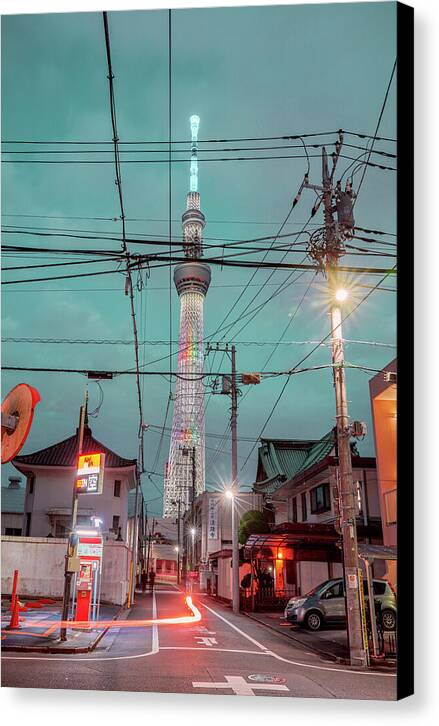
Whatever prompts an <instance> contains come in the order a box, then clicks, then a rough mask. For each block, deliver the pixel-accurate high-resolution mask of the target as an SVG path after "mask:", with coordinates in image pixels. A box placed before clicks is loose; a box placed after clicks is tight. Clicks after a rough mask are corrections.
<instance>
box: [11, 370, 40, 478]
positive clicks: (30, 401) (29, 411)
mask: <svg viewBox="0 0 439 726" xmlns="http://www.w3.org/2000/svg"><path fill="white" fill-rule="evenodd" d="M39 400H40V394H39V393H38V391H37V389H36V388H33V387H32V386H29V385H28V384H27V383H19V384H18V386H15V388H13V389H12V391H10V392H9V393H8V395H7V396H6V398H5V400H4V401H3V403H2V464H6V463H7V462H8V461H11V459H13V458H14V456H16V455H17V454H18V452H19V451H20V450H21V448H22V446H23V444H24V442H25V441H26V439H27V437H28V434H29V431H30V427H31V424H32V419H33V417H34V410H35V406H36V405H37V403H38V401H39Z"/></svg>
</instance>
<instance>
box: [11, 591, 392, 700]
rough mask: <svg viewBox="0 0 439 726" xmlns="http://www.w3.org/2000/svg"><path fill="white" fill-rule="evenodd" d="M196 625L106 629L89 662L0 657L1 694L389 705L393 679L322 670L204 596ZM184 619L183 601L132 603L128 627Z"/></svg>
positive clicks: (165, 594) (166, 598) (166, 594)
mask: <svg viewBox="0 0 439 726" xmlns="http://www.w3.org/2000/svg"><path fill="white" fill-rule="evenodd" d="M193 599H194V603H195V604H196V606H197V607H198V609H199V611H200V612H201V616H202V618H201V621H200V622H198V623H187V624H178V625H176V624H172V625H169V624H168V625H165V624H163V625H153V626H147V627H120V628H112V629H111V630H109V631H108V633H107V634H106V635H105V636H104V638H103V639H102V640H101V642H100V644H99V646H98V648H97V649H96V650H95V651H93V652H92V653H90V654H87V655H77V656H69V655H66V656H57V655H47V656H46V655H38V656H36V655H29V654H24V653H23V654H19V653H17V654H15V653H5V654H4V655H3V656H2V686H6V687H7V686H9V687H21V688H64V689H87V690H105V691H142V692H159V693H192V694H197V693H204V694H206V693H212V694H217V695H219V694H222V695H228V696H230V695H243V696H244V695H245V696H256V697H258V696H273V697H276V698H285V697H286V698H291V697H294V696H296V697H309V698H355V699H373V700H382V699H383V700H393V699H395V698H396V678H395V676H394V675H393V674H390V673H380V674H376V673H374V674H372V673H361V672H358V671H354V670H351V669H349V668H347V667H344V666H337V665H332V664H328V663H324V662H323V661H322V660H321V659H320V658H319V656H317V655H316V654H313V653H306V652H305V651H304V650H301V649H299V648H296V647H295V646H294V643H292V641H290V640H288V639H287V638H285V637H284V636H283V635H281V634H277V633H275V632H273V631H271V630H269V629H268V628H266V627H265V626H263V625H260V624H258V623H256V622H254V621H252V620H249V619H248V618H246V617H245V616H239V615H238V616H235V615H233V613H232V612H231V610H230V609H229V608H226V607H224V606H222V605H219V604H218V603H216V602H214V601H213V600H211V599H210V598H208V597H207V596H203V595H201V596H194V598H193ZM179 615H187V611H186V609H185V606H184V594H183V593H181V592H179V591H177V590H176V589H173V588H172V587H166V586H163V587H159V588H157V590H156V592H155V594H154V596H151V595H149V594H148V595H143V596H142V595H138V596H137V601H136V605H135V607H134V608H133V611H131V612H130V614H129V615H128V618H127V622H129V621H130V620H140V619H147V618H151V617H154V618H155V617H158V618H169V617H174V616H179Z"/></svg>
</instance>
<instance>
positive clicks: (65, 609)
mask: <svg viewBox="0 0 439 726" xmlns="http://www.w3.org/2000/svg"><path fill="white" fill-rule="evenodd" d="M87 403H88V390H87V388H86V389H85V400H84V403H83V405H82V406H81V408H80V412H79V426H78V431H77V458H76V461H75V463H74V475H73V494H72V521H71V527H70V530H71V532H74V531H75V527H76V520H77V517H78V491H77V486H76V479H77V474H76V465H77V461H78V458H79V456H80V455H81V454H82V444H83V440H84V426H85V417H86V415H87ZM70 549H71V544H70V537H69V538H68V539H67V552H66V556H65V568H64V593H63V603H62V614H61V623H62V625H61V630H60V639H61V640H62V641H65V640H67V628H66V627H65V626H64V625H63V623H65V622H66V621H67V619H68V617H69V602H70V587H71V582H72V572H70V571H69V559H70V554H71V553H70Z"/></svg>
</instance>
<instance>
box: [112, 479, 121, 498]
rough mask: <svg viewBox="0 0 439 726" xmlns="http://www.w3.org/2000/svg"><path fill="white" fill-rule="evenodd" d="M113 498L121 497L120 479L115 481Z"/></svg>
mask: <svg viewBox="0 0 439 726" xmlns="http://www.w3.org/2000/svg"><path fill="white" fill-rule="evenodd" d="M113 496H115V497H120V479H115V480H114V493H113Z"/></svg>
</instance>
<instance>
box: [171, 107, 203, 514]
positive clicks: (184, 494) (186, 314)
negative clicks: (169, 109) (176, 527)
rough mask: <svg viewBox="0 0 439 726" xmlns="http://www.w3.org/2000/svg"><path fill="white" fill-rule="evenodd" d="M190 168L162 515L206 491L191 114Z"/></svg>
mask: <svg viewBox="0 0 439 726" xmlns="http://www.w3.org/2000/svg"><path fill="white" fill-rule="evenodd" d="M190 124H191V135H192V143H191V169H190V186H189V192H188V194H187V198H186V211H185V213H184V214H183V216H182V225H183V245H184V252H185V256H186V258H187V261H185V262H182V263H181V264H179V265H177V266H176V267H175V269H174V283H175V287H176V288H177V292H178V296H179V298H180V335H179V338H178V366H177V370H178V374H179V375H178V377H177V384H176V389H175V395H174V417H173V420H172V434H171V446H170V452H169V461H168V462H167V463H166V469H165V487H164V501H163V516H164V517H176V516H178V515H180V516H181V515H183V514H184V512H185V511H186V510H187V509H188V508H189V506H190V504H191V501H192V497H193V496H197V494H200V493H201V492H203V491H204V489H205V481H204V393H205V388H204V385H203V377H202V373H203V369H204V340H203V338H204V325H203V307H204V298H205V297H206V294H207V290H208V289H209V284H210V267H209V265H207V264H206V263H203V262H197V261H196V260H197V259H199V258H200V257H202V254H203V241H202V235H203V229H204V225H205V219H204V214H203V213H202V212H201V211H200V194H199V192H198V127H199V124H200V119H199V117H198V116H191V118H190Z"/></svg>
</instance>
